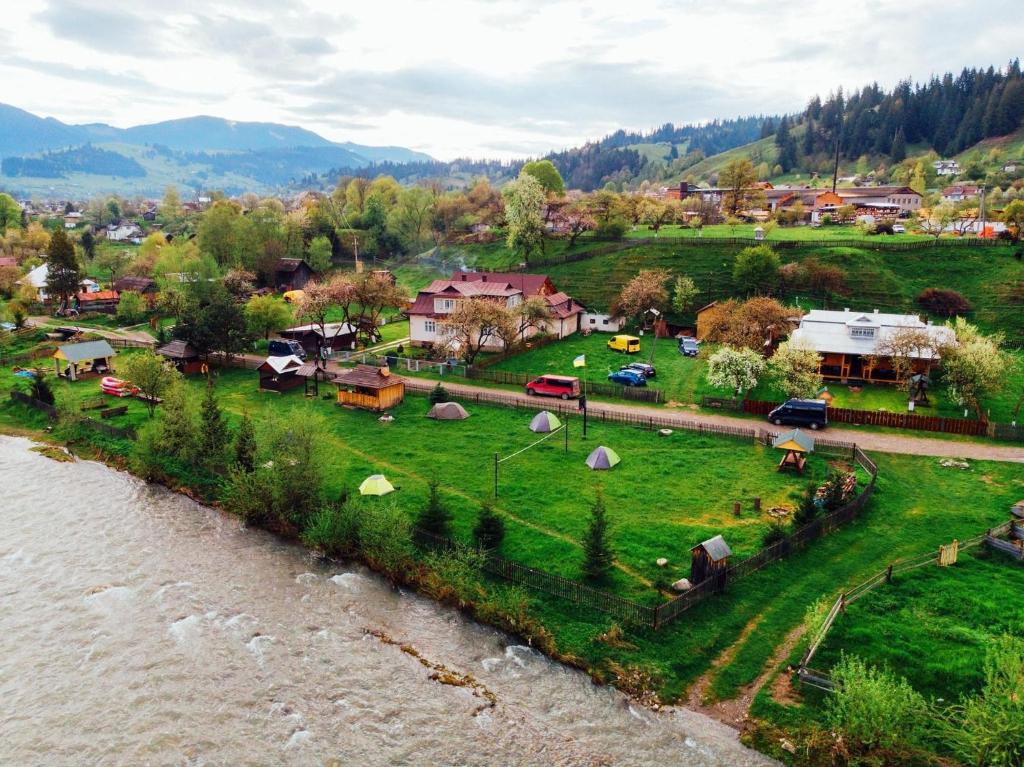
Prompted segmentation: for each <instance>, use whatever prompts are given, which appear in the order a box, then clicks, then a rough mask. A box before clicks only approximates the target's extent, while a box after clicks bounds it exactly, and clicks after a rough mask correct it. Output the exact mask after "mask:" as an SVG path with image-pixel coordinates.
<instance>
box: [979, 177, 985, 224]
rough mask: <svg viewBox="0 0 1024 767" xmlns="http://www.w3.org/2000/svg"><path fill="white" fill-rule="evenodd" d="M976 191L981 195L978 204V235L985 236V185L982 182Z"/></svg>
mask: <svg viewBox="0 0 1024 767" xmlns="http://www.w3.org/2000/svg"><path fill="white" fill-rule="evenodd" d="M978 193H979V194H980V195H981V203H980V205H979V207H980V208H981V229H979V230H978V236H979V237H984V236H985V186H984V184H983V185H982V186H981V187H979V188H978Z"/></svg>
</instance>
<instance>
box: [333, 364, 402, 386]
mask: <svg viewBox="0 0 1024 767" xmlns="http://www.w3.org/2000/svg"><path fill="white" fill-rule="evenodd" d="M335 382H336V383H337V384H338V386H362V387H363V388H365V389H386V388H387V387H389V386H394V385H395V384H401V383H404V382H403V381H402V379H401V378H399V377H398V376H396V375H392V374H391V371H390V369H388V368H386V367H383V368H378V367H374V366H373V365H356V366H355V367H354V368H352V369H351V370H346V371H344V372H342V373H341V374H340V375H339V376H338V377H337V378H336V379H335Z"/></svg>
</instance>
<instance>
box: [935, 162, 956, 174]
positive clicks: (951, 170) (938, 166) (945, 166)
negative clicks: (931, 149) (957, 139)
mask: <svg viewBox="0 0 1024 767" xmlns="http://www.w3.org/2000/svg"><path fill="white" fill-rule="evenodd" d="M932 167H933V168H935V175H937V176H959V175H960V163H958V162H957V161H956V160H935V161H934V162H933V163H932Z"/></svg>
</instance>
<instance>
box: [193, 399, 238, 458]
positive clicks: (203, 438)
mask: <svg viewBox="0 0 1024 767" xmlns="http://www.w3.org/2000/svg"><path fill="white" fill-rule="evenodd" d="M199 428H200V432H199V454H200V456H201V457H202V461H203V464H204V465H205V466H206V467H207V468H209V469H211V470H217V469H220V468H222V467H223V466H224V463H225V459H226V451H227V447H228V442H229V441H230V434H229V433H228V424H227V421H226V420H225V419H224V413H223V412H221V409H220V404H219V403H218V402H217V395H216V394H215V393H214V390H213V381H212V380H211V381H208V382H207V385H206V394H205V395H204V396H203V402H202V405H200V408H199Z"/></svg>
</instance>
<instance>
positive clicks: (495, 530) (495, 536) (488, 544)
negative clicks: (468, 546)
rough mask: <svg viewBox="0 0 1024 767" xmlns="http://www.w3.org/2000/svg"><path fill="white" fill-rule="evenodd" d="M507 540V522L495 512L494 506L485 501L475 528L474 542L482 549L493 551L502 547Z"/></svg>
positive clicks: (481, 506) (481, 505)
mask: <svg viewBox="0 0 1024 767" xmlns="http://www.w3.org/2000/svg"><path fill="white" fill-rule="evenodd" d="M504 538H505V520H504V519H502V518H501V515H500V514H498V512H496V511H495V510H494V504H493V503H491V502H490V501H484V502H483V503H481V504H480V514H479V516H478V517H477V521H476V527H474V528H473V540H475V541H476V545H477V546H479V547H480V548H482V549H486V550H493V549H497V548H499V547H500V546H501V542H502V540H504Z"/></svg>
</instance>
